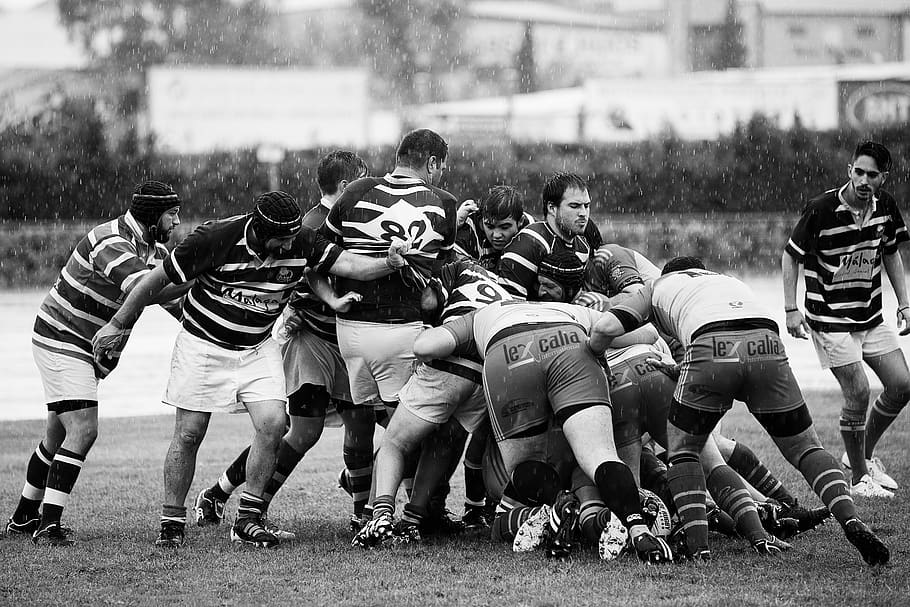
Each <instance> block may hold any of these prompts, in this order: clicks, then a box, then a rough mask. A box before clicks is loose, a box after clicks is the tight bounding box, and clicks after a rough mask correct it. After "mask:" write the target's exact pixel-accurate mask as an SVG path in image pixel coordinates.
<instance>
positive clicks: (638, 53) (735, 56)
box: [0, 0, 910, 153]
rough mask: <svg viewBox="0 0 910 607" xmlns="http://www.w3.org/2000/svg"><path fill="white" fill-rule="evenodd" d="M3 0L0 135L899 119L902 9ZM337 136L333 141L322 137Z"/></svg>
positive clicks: (138, 136) (201, 141)
mask: <svg viewBox="0 0 910 607" xmlns="http://www.w3.org/2000/svg"><path fill="white" fill-rule="evenodd" d="M408 6H409V9H410V10H408V11H402V10H401V7H400V3H399V2H396V0H235V1H232V2H225V1H218V0H196V1H192V0H156V1H154V2H152V1H147V0H146V1H137V0H133V1H124V2H121V3H108V2H104V3H102V2H93V1H92V0H43V1H41V0H0V127H3V126H8V125H11V124H16V123H17V122H21V121H25V120H34V119H35V118H36V117H40V115H41V114H42V112H45V111H46V110H47V109H48V108H53V107H55V105H59V104H60V103H61V99H64V98H70V97H79V98H86V99H90V100H91V103H93V104H94V106H95V108H96V110H97V111H98V113H99V114H100V115H101V117H102V119H103V121H104V122H105V124H106V125H108V126H109V131H108V135H109V137H110V138H111V140H112V141H113V142H114V143H117V142H119V141H121V140H123V139H124V138H127V139H131V140H132V141H133V142H134V143H135V145H137V146H140V147H141V146H143V145H155V146H157V147H158V149H159V150H160V151H164V152H176V153H195V152H201V151H206V150H212V149H236V148H241V147H243V148H248V147H251V146H252V147H256V146H260V145H271V146H279V147H282V148H286V149H292V148H293V149H307V148H312V147H317V146H322V145H327V144H331V143H336V144H345V145H352V146H358V147H359V146H368V145H376V144H383V143H389V142H394V141H395V140H397V138H398V136H399V135H400V132H401V131H402V130H403V129H405V128H409V127H412V126H414V125H417V124H420V125H426V126H431V127H436V128H439V129H440V130H442V131H444V132H446V133H449V134H452V135H453V136H455V135H458V136H462V135H464V136H467V137H471V138H476V139H478V140H483V139H487V140H495V139H497V138H503V137H505V138H508V139H510V140H513V141H554V142H580V141H617V140H618V141H623V140H636V139H642V138H647V137H651V136H653V135H654V134H656V133H660V132H664V131H668V130H669V131H672V132H674V133H676V134H678V135H680V136H682V137H685V138H693V139H702V138H714V137H717V136H718V135H719V134H722V133H724V132H728V131H729V130H730V129H732V128H733V127H734V126H735V125H736V124H737V122H741V121H743V120H748V118H749V117H750V116H751V115H753V114H755V113H762V114H765V115H767V116H769V117H771V118H772V119H774V120H775V121H777V123H778V124H780V126H782V127H787V126H788V125H790V124H793V123H794V121H796V120H798V121H800V122H801V123H802V124H804V125H806V126H809V127H811V128H819V129H825V128H834V127H836V126H838V125H849V126H852V127H854V128H855V127H857V126H863V125H882V124H885V125H891V124H904V123H906V122H908V120H910V116H908V111H910V110H908V108H910V0H864V1H863V2H856V1H855V0H549V1H546V0H538V1H533V2H526V1H519V0H475V1H473V2H460V1H458V0H411V2H409V3H408ZM333 140H334V141H333Z"/></svg>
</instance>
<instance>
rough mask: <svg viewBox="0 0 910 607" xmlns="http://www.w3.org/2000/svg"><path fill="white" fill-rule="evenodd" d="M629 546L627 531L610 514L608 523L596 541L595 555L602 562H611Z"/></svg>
mask: <svg viewBox="0 0 910 607" xmlns="http://www.w3.org/2000/svg"><path fill="white" fill-rule="evenodd" d="M628 544H629V531H628V529H626V527H625V525H623V524H622V522H621V521H620V520H619V518H618V517H617V516H616V515H615V514H613V513H612V512H611V513H610V522H609V523H607V526H606V527H604V530H603V531H601V532H600V539H599V540H597V554H598V555H600V560H602V561H612V560H614V559H616V558H618V557H619V555H620V554H622V553H623V551H624V550H625V549H626V546H628Z"/></svg>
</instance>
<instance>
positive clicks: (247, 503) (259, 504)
mask: <svg viewBox="0 0 910 607" xmlns="http://www.w3.org/2000/svg"><path fill="white" fill-rule="evenodd" d="M268 507H269V503H268V502H267V501H265V500H264V499H262V497H261V496H258V495H256V494H254V493H250V492H249V491H244V492H243V493H241V494H240V504H239V505H238V506H237V519H238V520H240V519H246V518H252V519H259V518H262V515H263V514H264V513H265V511H266V510H267V509H268Z"/></svg>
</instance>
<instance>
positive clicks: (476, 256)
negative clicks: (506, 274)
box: [455, 211, 534, 272]
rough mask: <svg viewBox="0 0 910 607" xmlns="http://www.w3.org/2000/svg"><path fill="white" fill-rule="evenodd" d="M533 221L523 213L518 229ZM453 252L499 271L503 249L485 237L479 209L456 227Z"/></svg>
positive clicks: (486, 267)
mask: <svg viewBox="0 0 910 607" xmlns="http://www.w3.org/2000/svg"><path fill="white" fill-rule="evenodd" d="M533 222H534V217H532V216H531V215H530V214H528V213H525V214H524V215H523V216H522V218H521V221H520V222H519V229H523V228H526V227H527V226H529V225H530V224H531V223H533ZM455 252H456V253H457V254H458V255H461V256H462V257H469V258H471V259H473V260H475V261H477V263H479V264H480V265H481V266H482V267H483V268H484V269H486V270H489V271H491V272H498V271H499V260H500V259H501V258H502V253H503V251H497V250H496V249H494V248H493V246H492V245H491V244H490V241H489V240H488V239H487V233H486V232H484V230H483V219H482V218H481V216H480V211H475V212H473V213H471V214H470V215H468V218H467V219H466V220H465V222H464V223H463V224H462V225H461V226H460V227H459V228H458V232H457V234H456V236H455Z"/></svg>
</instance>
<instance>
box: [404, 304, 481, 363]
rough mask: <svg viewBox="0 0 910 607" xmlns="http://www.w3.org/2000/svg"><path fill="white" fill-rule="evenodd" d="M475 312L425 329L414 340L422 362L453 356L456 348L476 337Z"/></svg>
mask: <svg viewBox="0 0 910 607" xmlns="http://www.w3.org/2000/svg"><path fill="white" fill-rule="evenodd" d="M474 314H475V313H474V312H471V313H470V314H465V315H464V316H459V317H458V318H456V319H455V320H451V321H449V322H447V323H445V324H442V325H440V326H438V327H432V328H430V329H426V330H424V331H423V332H422V333H421V334H420V335H418V336H417V339H416V340H414V356H416V357H417V360H419V361H420V362H428V361H431V360H434V359H437V358H445V357H447V356H451V355H452V353H453V352H455V348H457V347H458V346H460V345H462V344H466V343H470V342H471V341H472V340H473V338H474Z"/></svg>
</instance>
